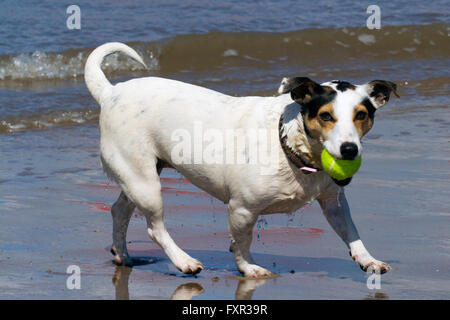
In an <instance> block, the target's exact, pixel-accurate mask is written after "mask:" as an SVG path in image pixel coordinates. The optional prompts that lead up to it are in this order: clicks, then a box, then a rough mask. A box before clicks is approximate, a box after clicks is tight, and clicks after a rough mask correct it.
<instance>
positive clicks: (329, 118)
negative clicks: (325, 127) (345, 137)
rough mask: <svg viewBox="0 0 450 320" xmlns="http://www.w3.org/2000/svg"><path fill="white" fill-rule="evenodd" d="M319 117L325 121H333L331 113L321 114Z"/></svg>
mask: <svg viewBox="0 0 450 320" xmlns="http://www.w3.org/2000/svg"><path fill="white" fill-rule="evenodd" d="M319 117H320V119H322V120H323V121H332V120H333V117H332V116H331V114H330V113H329V112H322V113H321V114H319Z"/></svg>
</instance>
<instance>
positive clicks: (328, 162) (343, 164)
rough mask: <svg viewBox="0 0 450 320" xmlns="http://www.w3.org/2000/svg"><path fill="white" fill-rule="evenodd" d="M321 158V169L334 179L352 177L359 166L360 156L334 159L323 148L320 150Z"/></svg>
mask: <svg viewBox="0 0 450 320" xmlns="http://www.w3.org/2000/svg"><path fill="white" fill-rule="evenodd" d="M321 160H322V168H323V170H324V171H325V172H327V173H328V174H329V175H330V176H331V177H332V178H334V179H336V180H345V179H347V178H350V177H352V176H353V175H354V174H355V173H356V172H357V171H358V169H359V167H360V166H361V156H359V157H358V158H357V159H355V160H341V159H336V158H335V157H333V156H332V155H331V154H330V153H329V152H328V150H327V149H325V148H324V149H323V151H322V155H321Z"/></svg>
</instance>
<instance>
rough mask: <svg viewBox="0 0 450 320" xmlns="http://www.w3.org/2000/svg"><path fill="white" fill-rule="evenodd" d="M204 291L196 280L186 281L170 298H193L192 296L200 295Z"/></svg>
mask: <svg viewBox="0 0 450 320" xmlns="http://www.w3.org/2000/svg"><path fill="white" fill-rule="evenodd" d="M204 291H205V289H203V287H202V286H201V285H199V284H198V283H196V282H188V283H184V284H182V285H180V286H178V288H176V289H175V291H174V292H173V294H172V297H170V300H191V299H192V297H195V296H198V295H200V294H202V293H203V292H204Z"/></svg>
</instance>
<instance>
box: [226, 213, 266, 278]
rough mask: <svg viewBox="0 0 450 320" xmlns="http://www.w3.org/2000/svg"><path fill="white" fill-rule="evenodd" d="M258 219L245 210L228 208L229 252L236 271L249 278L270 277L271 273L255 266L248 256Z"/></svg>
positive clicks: (255, 215)
mask: <svg viewBox="0 0 450 320" xmlns="http://www.w3.org/2000/svg"><path fill="white" fill-rule="evenodd" d="M257 218H258V215H257V214H254V213H252V212H250V211H248V210H247V209H245V208H241V207H240V208H233V209H232V206H231V205H229V206H228V227H229V230H230V235H231V238H232V239H231V248H230V251H232V252H233V253H234V260H235V262H236V265H237V267H238V270H239V271H240V272H241V273H243V274H244V276H245V277H249V278H260V277H269V276H272V275H273V274H272V272H270V271H269V270H267V269H264V268H263V267H260V266H258V265H256V264H255V263H254V262H253V258H252V256H251V255H250V245H251V243H252V238H253V227H254V225H255V223H256V219H257Z"/></svg>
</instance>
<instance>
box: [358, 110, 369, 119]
mask: <svg viewBox="0 0 450 320" xmlns="http://www.w3.org/2000/svg"><path fill="white" fill-rule="evenodd" d="M366 117H367V113H366V112H364V111H359V112H358V113H357V114H356V116H355V120H365V119H366Z"/></svg>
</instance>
